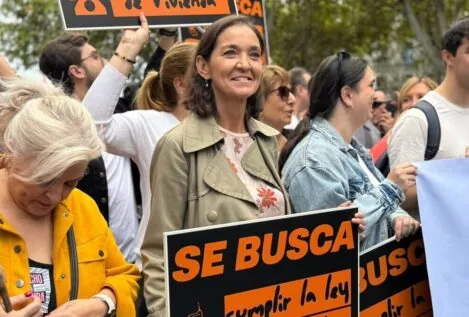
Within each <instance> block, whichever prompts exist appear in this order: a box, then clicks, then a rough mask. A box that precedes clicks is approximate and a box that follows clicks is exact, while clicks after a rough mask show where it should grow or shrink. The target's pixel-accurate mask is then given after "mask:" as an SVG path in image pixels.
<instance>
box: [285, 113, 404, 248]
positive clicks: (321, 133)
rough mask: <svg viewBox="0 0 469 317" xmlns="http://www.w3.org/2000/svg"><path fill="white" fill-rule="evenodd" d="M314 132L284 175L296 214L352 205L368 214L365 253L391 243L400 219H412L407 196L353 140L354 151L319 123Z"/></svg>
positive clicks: (323, 122) (317, 120)
mask: <svg viewBox="0 0 469 317" xmlns="http://www.w3.org/2000/svg"><path fill="white" fill-rule="evenodd" d="M311 126H312V129H311V131H310V132H309V133H308V134H307V135H306V136H305V137H304V138H303V139H302V140H301V141H300V142H299V143H298V144H297V145H296V147H295V149H294V150H293V152H292V153H291V155H290V157H289V158H288V160H287V162H286V163H285V166H284V167H283V170H282V175H283V176H282V177H283V180H284V184H285V188H286V190H287V192H288V193H289V195H290V200H291V204H292V207H293V208H292V209H293V210H294V212H304V211H310V210H319V209H325V208H334V207H337V206H339V205H340V204H341V203H343V202H346V201H348V200H350V201H353V203H354V205H355V206H357V207H358V209H359V210H360V211H361V212H363V213H364V214H365V222H366V224H365V238H364V240H363V241H362V242H361V249H362V250H365V249H367V248H369V247H371V246H373V245H375V244H377V243H379V242H381V241H383V240H385V239H387V238H388V237H389V229H390V228H391V225H392V224H393V221H394V218H396V217H397V216H408V214H407V213H406V212H405V211H404V210H402V209H401V208H400V207H399V205H400V203H401V202H402V201H403V200H404V193H403V192H402V191H401V190H400V189H399V187H397V186H396V184H395V183H393V182H392V181H390V180H389V179H384V177H383V175H382V174H381V173H380V172H379V171H378V169H376V168H375V167H374V165H373V163H372V160H371V156H370V155H369V154H368V153H367V151H366V149H365V148H364V147H363V146H362V145H360V144H359V143H358V142H357V141H356V140H355V139H353V138H352V142H351V144H350V145H348V144H346V143H345V141H344V139H343V138H342V136H341V135H340V134H339V133H338V132H337V131H336V130H335V129H334V128H333V127H332V126H331V125H330V124H329V122H328V121H327V120H325V119H324V118H321V117H317V118H314V119H312V120H311ZM358 156H360V157H361V158H362V160H363V161H364V162H365V164H366V165H367V167H368V168H369V169H370V171H371V172H372V173H373V174H374V175H375V176H376V178H377V179H378V181H380V182H381V183H380V184H379V186H374V185H373V184H372V182H371V180H370V179H369V178H368V176H367V175H366V174H365V172H364V171H363V169H362V168H361V167H360V164H359V161H358Z"/></svg>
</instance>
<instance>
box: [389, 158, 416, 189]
mask: <svg viewBox="0 0 469 317" xmlns="http://www.w3.org/2000/svg"><path fill="white" fill-rule="evenodd" d="M416 177H417V168H416V167H415V166H414V165H412V164H410V163H408V164H400V165H398V166H396V168H395V169H393V170H392V171H391V172H390V173H389V175H388V179H389V180H391V181H393V182H394V183H395V184H396V185H397V186H398V187H399V188H400V189H401V190H402V191H404V192H405V191H406V190H407V189H408V188H409V187H412V186H415V179H416Z"/></svg>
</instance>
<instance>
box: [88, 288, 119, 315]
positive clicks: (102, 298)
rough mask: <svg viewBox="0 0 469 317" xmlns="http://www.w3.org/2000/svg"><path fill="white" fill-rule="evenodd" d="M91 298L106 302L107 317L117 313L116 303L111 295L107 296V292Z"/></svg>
mask: <svg viewBox="0 0 469 317" xmlns="http://www.w3.org/2000/svg"><path fill="white" fill-rule="evenodd" d="M91 298H96V299H99V300H100V301H102V302H103V303H104V304H106V305H107V308H108V309H107V314H106V315H105V316H106V317H113V316H115V315H116V304H114V302H113V301H112V299H111V297H109V296H107V295H106V294H101V293H100V294H96V295H94V296H93V297H91Z"/></svg>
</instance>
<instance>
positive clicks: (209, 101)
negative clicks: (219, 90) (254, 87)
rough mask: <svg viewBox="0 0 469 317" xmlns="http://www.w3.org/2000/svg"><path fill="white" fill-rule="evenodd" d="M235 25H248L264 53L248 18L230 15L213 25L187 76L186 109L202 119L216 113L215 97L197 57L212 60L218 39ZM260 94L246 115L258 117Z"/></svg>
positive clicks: (208, 29) (249, 106)
mask: <svg viewBox="0 0 469 317" xmlns="http://www.w3.org/2000/svg"><path fill="white" fill-rule="evenodd" d="M234 25H246V26H248V27H249V28H250V29H251V30H252V31H253V32H254V33H255V34H256V36H257V38H258V39H259V44H260V46H261V53H264V42H263V40H262V36H261V34H260V33H259V31H258V30H257V28H256V26H255V25H254V24H253V23H252V22H251V20H250V19H249V18H248V17H246V16H236V15H230V16H228V17H225V18H222V19H220V20H218V21H216V22H215V23H213V24H212V25H210V27H209V28H207V30H206V31H205V32H204V34H203V35H202V38H201V39H200V42H199V45H198V46H197V50H196V54H195V56H194V59H193V60H192V66H191V68H190V70H189V72H188V74H187V79H186V84H187V89H186V107H187V108H188V109H189V110H192V111H193V112H194V113H196V114H197V115H199V116H200V117H208V116H211V115H214V114H215V113H216V110H217V108H216V105H215V96H214V93H213V90H212V88H211V87H208V88H207V87H205V79H204V78H203V77H202V76H200V74H199V72H198V71H197V67H196V59H197V56H201V57H202V58H203V59H205V60H206V61H209V60H210V57H211V55H212V52H213V50H214V49H215V45H216V43H217V40H218V37H219V36H220V34H221V33H223V31H225V30H226V29H227V28H229V27H231V26H234ZM257 95H258V92H257V93H256V94H254V95H252V96H251V97H249V98H248V100H247V111H246V114H247V115H250V116H253V117H256V116H257V115H258V113H259V109H258V103H257Z"/></svg>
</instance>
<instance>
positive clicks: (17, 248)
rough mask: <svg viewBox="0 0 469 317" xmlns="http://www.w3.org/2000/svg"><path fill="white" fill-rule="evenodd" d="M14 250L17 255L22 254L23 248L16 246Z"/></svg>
mask: <svg viewBox="0 0 469 317" xmlns="http://www.w3.org/2000/svg"><path fill="white" fill-rule="evenodd" d="M13 250H15V253H20V252H21V246H20V245H15V247H14V248H13Z"/></svg>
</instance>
